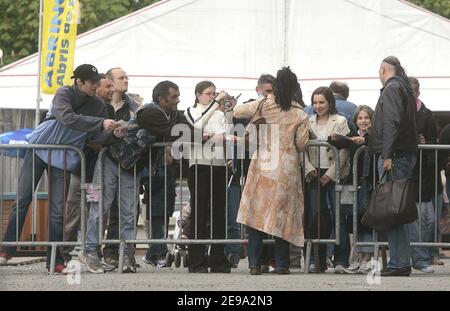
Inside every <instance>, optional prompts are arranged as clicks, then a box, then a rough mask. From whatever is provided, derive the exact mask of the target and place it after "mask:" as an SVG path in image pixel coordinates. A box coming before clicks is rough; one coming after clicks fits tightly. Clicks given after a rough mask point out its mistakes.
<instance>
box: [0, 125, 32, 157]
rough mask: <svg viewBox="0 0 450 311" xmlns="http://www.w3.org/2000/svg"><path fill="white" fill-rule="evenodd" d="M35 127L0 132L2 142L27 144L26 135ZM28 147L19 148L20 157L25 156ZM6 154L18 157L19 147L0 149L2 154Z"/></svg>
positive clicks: (0, 142) (0, 141)
mask: <svg viewBox="0 0 450 311" xmlns="http://www.w3.org/2000/svg"><path fill="white" fill-rule="evenodd" d="M32 131H33V129H19V130H15V131H12V132H6V133H2V134H0V144H6V145H7V144H12V145H14V144H27V143H28V142H27V140H26V139H25V136H26V135H28V134H30V133H31V132H32ZM26 151H27V150H26V149H19V157H21V158H23V157H25V153H26ZM1 155H5V156H8V157H16V156H17V149H2V150H0V156H1Z"/></svg>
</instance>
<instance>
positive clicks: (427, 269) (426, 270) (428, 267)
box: [415, 266, 434, 273]
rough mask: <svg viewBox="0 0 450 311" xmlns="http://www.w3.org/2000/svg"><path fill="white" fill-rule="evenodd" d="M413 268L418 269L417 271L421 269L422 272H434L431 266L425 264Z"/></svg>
mask: <svg viewBox="0 0 450 311" xmlns="http://www.w3.org/2000/svg"><path fill="white" fill-rule="evenodd" d="M415 269H416V270H418V271H421V272H423V273H434V269H433V267H432V266H425V267H422V268H415Z"/></svg>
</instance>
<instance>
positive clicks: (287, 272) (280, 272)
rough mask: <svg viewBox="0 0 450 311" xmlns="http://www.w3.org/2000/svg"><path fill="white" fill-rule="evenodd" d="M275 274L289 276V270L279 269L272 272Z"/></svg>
mask: <svg viewBox="0 0 450 311" xmlns="http://www.w3.org/2000/svg"><path fill="white" fill-rule="evenodd" d="M274 272H275V273H276V274H291V271H289V268H280V269H278V268H277V269H275V271H274Z"/></svg>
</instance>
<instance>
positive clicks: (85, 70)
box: [71, 64, 101, 82]
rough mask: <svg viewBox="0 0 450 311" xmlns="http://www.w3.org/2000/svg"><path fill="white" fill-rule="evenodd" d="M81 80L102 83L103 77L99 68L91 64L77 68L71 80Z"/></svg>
mask: <svg viewBox="0 0 450 311" xmlns="http://www.w3.org/2000/svg"><path fill="white" fill-rule="evenodd" d="M76 78H80V79H81V80H89V81H92V82H97V81H100V79H101V76H100V74H99V73H98V70H97V68H95V66H93V65H90V64H83V65H80V66H78V67H77V68H75V70H74V71H73V76H72V77H71V79H76Z"/></svg>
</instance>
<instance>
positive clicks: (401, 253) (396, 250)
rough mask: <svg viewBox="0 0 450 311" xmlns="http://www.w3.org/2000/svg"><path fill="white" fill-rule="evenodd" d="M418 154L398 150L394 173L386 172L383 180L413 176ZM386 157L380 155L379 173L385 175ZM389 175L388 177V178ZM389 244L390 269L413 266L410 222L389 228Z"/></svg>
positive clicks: (394, 159)
mask: <svg viewBox="0 0 450 311" xmlns="http://www.w3.org/2000/svg"><path fill="white" fill-rule="evenodd" d="M416 159H417V154H416V153H415V152H396V153H395V155H394V157H393V159H392V165H393V170H392V173H390V174H386V175H385V177H384V178H383V180H382V181H381V182H382V183H383V182H386V181H387V180H388V179H391V180H398V179H403V178H412V175H413V171H414V166H415V165H416ZM383 164H384V159H383V158H382V157H381V156H379V157H378V173H379V175H380V177H381V176H383V173H384V168H383ZM386 177H388V178H386ZM387 235H388V245H389V263H388V265H387V268H388V269H400V268H407V267H411V247H410V245H409V243H410V240H409V236H410V235H409V224H404V225H395V226H393V227H392V228H390V229H388V230H387Z"/></svg>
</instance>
